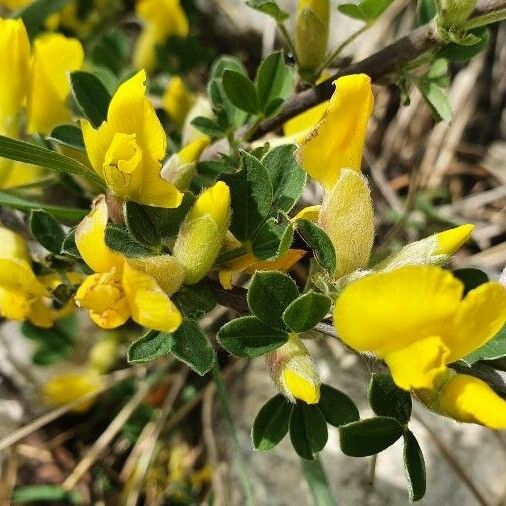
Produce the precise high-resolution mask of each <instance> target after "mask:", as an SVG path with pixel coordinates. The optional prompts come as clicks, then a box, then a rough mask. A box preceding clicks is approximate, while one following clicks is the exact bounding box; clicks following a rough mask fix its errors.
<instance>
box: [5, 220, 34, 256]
mask: <svg viewBox="0 0 506 506" xmlns="http://www.w3.org/2000/svg"><path fill="white" fill-rule="evenodd" d="M0 258H4V259H12V260H24V261H25V262H26V263H30V255H29V254H28V247H27V245H26V241H25V240H24V239H23V237H21V236H20V235H19V234H17V233H16V232H13V231H12V230H10V229H8V228H5V227H0Z"/></svg>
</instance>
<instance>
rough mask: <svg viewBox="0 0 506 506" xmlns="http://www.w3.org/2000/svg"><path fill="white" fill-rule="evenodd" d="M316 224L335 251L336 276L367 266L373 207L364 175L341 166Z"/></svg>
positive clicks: (371, 237) (370, 245)
mask: <svg viewBox="0 0 506 506" xmlns="http://www.w3.org/2000/svg"><path fill="white" fill-rule="evenodd" d="M319 224H320V226H321V227H322V229H323V230H325V232H327V234H328V236H329V238H330V240H331V241H332V244H333V245H334V249H335V251H336V258H337V263H336V272H335V277H336V278H337V279H339V278H340V277H342V276H345V275H346V274H349V273H351V272H353V271H355V270H357V269H362V268H364V267H366V266H367V264H368V262H369V256H370V254H371V250H372V246H373V243H374V211H373V208H372V200H371V195H370V190H369V185H368V183H367V179H366V178H365V177H364V176H362V174H359V173H357V172H355V171H353V170H349V169H344V170H343V171H342V172H341V176H340V177H339V180H338V182H337V183H336V185H335V186H334V187H333V188H332V190H331V192H330V193H329V194H328V195H327V197H326V199H325V201H324V203H323V206H322V209H321V211H320V218H319Z"/></svg>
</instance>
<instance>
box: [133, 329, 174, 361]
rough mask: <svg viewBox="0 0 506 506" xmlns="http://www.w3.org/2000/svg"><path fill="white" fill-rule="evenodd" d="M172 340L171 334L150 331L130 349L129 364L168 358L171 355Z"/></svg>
mask: <svg viewBox="0 0 506 506" xmlns="http://www.w3.org/2000/svg"><path fill="white" fill-rule="evenodd" d="M171 339H172V336H171V335H170V334H165V333H163V332H158V331H157V330H149V331H148V332H146V334H144V335H143V336H142V337H140V338H139V339H137V341H135V342H133V343H132V344H131V345H130V347H129V348H128V363H129V364H138V363H143V362H149V361H150V360H155V359H156V358H161V357H166V356H167V355H169V353H170V341H171Z"/></svg>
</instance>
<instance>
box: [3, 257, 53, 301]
mask: <svg viewBox="0 0 506 506" xmlns="http://www.w3.org/2000/svg"><path fill="white" fill-rule="evenodd" d="M0 286H2V287H3V288H7V289H12V290H15V291H20V292H22V293H25V294H26V295H34V296H37V297H44V296H47V291H46V289H45V287H44V286H43V285H42V283H40V282H39V280H38V279H37V278H36V277H35V274H34V273H33V271H32V269H31V267H30V265H29V264H28V263H27V262H26V261H24V260H15V259H5V258H0Z"/></svg>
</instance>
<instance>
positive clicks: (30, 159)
mask: <svg viewBox="0 0 506 506" xmlns="http://www.w3.org/2000/svg"><path fill="white" fill-rule="evenodd" d="M0 156H1V157H4V158H8V159H9V160H17V161H18V162H24V163H31V164H32V165H38V166H39V167H43V168H45V169H49V170H54V171H55V172H59V173H62V174H74V175H75V176H81V177H83V178H85V179H87V180H88V181H90V182H91V183H93V184H95V185H97V186H98V187H99V188H100V189H102V190H105V189H106V188H105V184H104V181H103V180H102V179H101V178H100V177H99V176H98V175H97V174H96V173H95V172H93V171H91V170H90V169H89V168H88V167H86V165H84V164H82V163H81V162H78V161H77V160H74V159H73V158H69V157H67V156H63V155H60V154H59V153H55V152H54V151H51V150H50V149H46V148H43V147H41V146H35V145H34V144H30V143H28V142H24V141H18V140H17V139H10V138H9V137H4V136H3V135H0Z"/></svg>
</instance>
